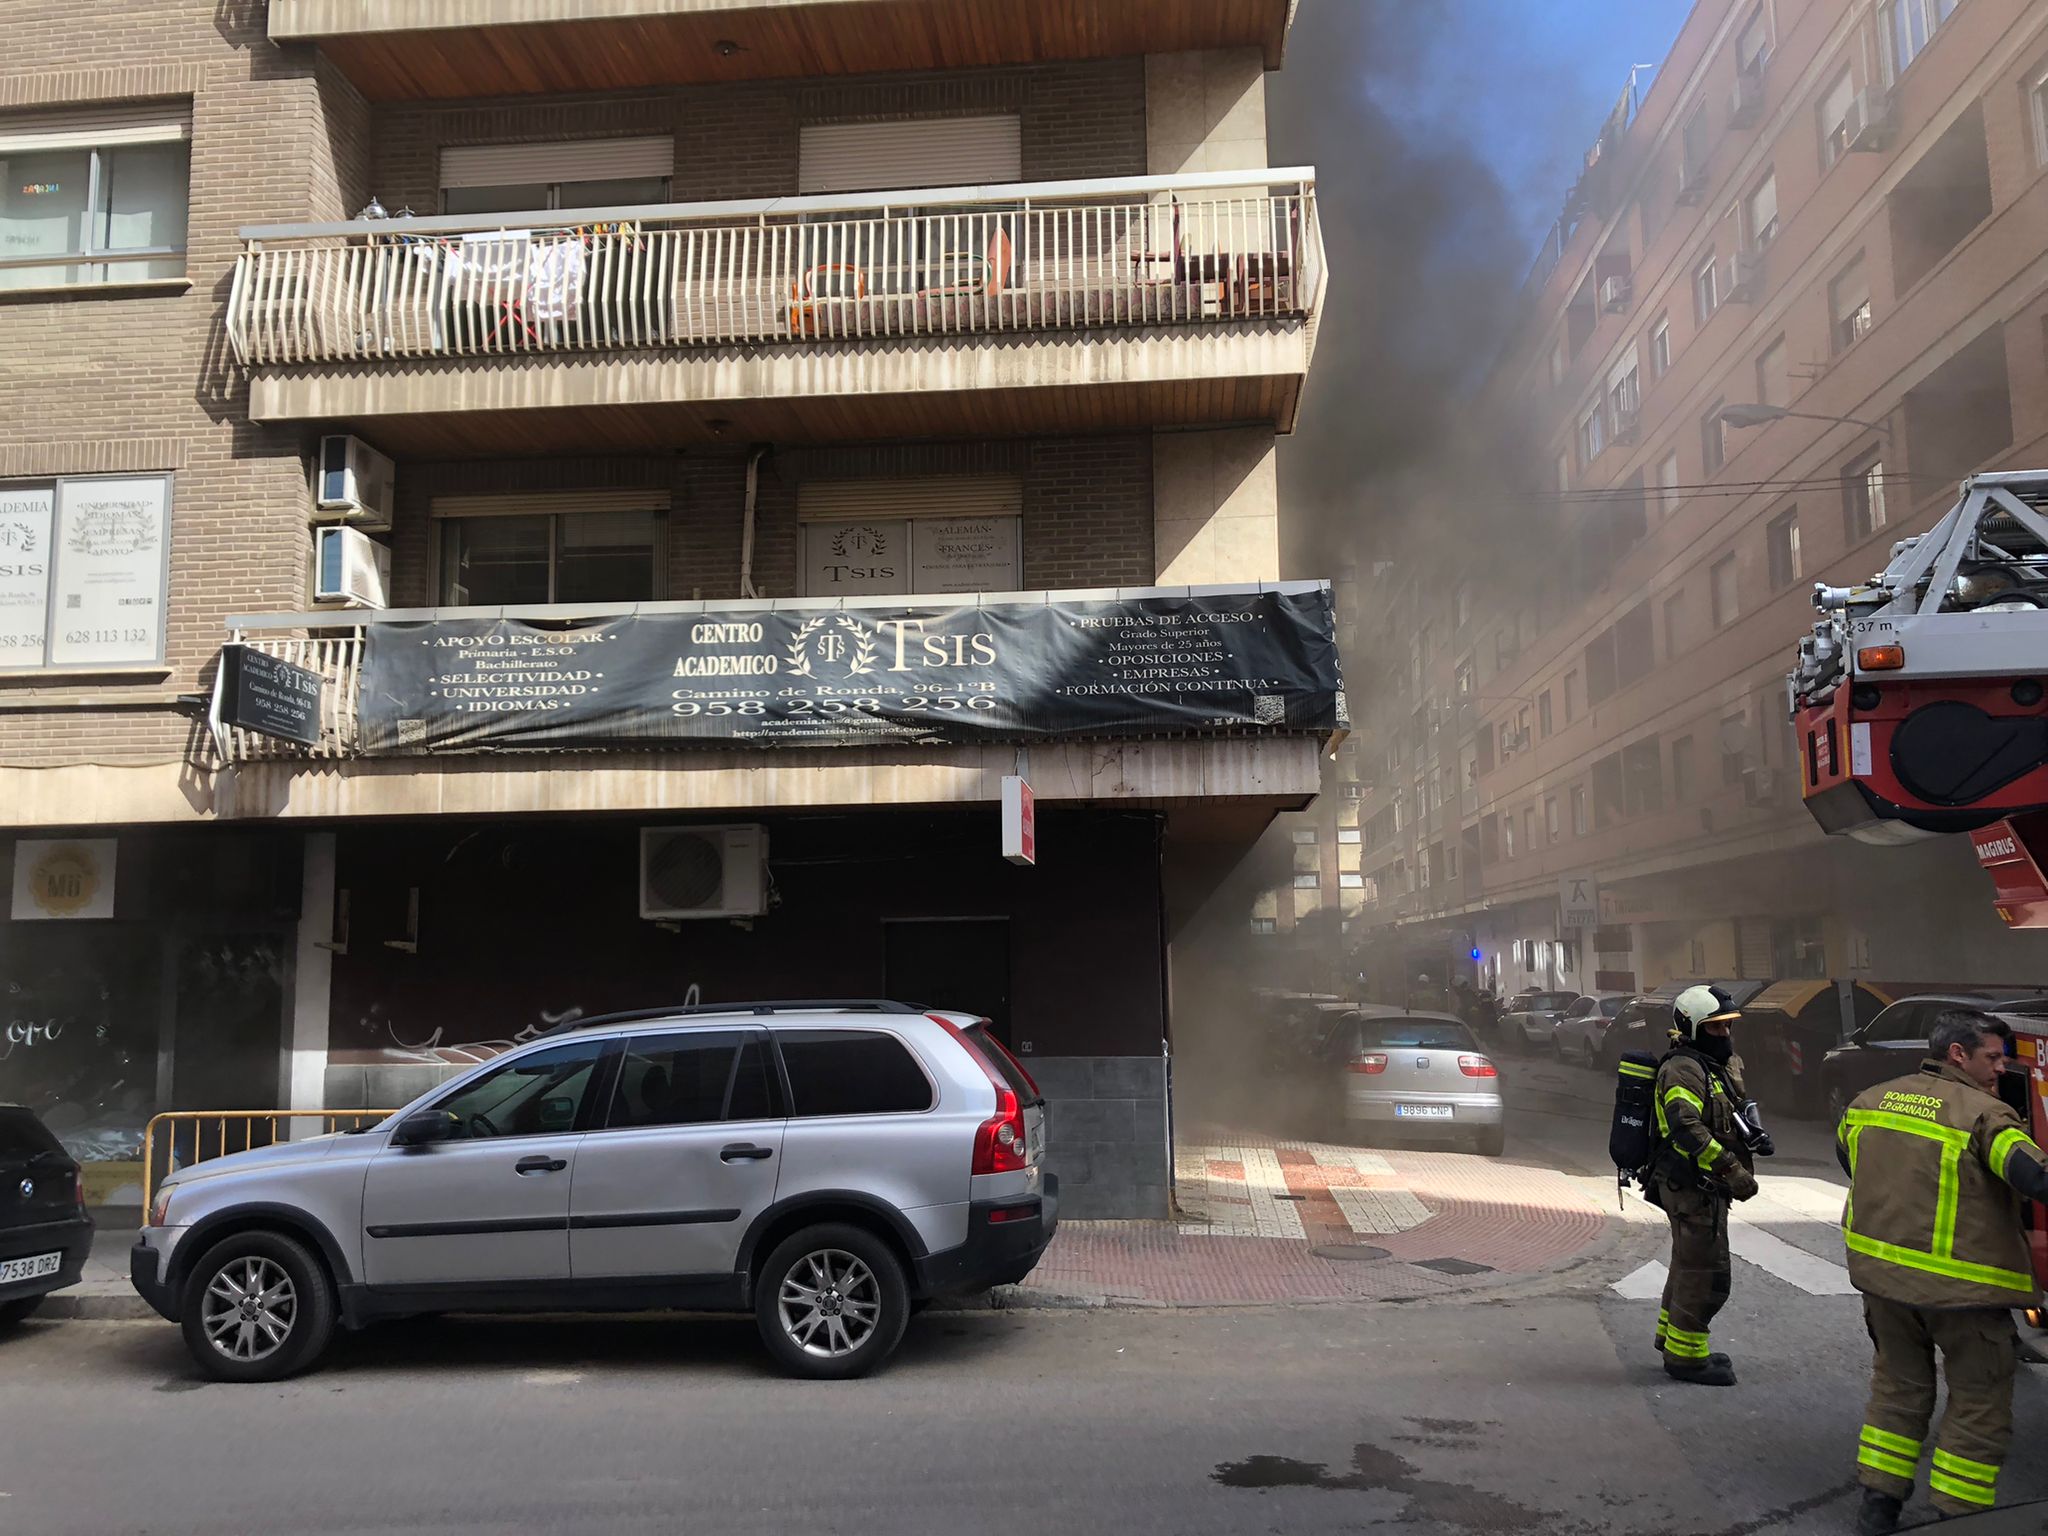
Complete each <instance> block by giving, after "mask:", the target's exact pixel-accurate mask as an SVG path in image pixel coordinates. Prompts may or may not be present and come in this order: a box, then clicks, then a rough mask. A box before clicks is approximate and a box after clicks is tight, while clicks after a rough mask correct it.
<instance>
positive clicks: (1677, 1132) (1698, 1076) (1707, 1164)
mask: <svg viewBox="0 0 2048 1536" xmlns="http://www.w3.org/2000/svg"><path fill="white" fill-rule="evenodd" d="M1741 1072H1742V1061H1741V1058H1739V1057H1737V1058H1734V1059H1731V1060H1730V1061H1729V1063H1728V1065H1727V1066H1725V1067H1723V1066H1718V1065H1716V1064H1715V1063H1713V1062H1710V1061H1708V1060H1707V1058H1706V1057H1705V1056H1702V1055H1701V1054H1700V1053H1699V1052H1698V1051H1696V1050H1694V1049H1693V1048H1692V1047H1691V1046H1689V1045H1685V1044H1682V1043H1681V1044H1679V1045H1677V1046H1675V1047H1674V1048H1673V1049H1672V1050H1671V1052H1670V1053H1669V1054H1668V1055H1667V1056H1665V1058H1664V1059H1663V1061H1661V1062H1659V1063H1658V1064H1657V1083H1656V1109H1657V1141H1658V1145H1659V1148H1660V1150H1659V1154H1658V1160H1657V1163H1656V1165H1655V1167H1656V1168H1657V1170H1658V1173H1659V1177H1660V1179H1662V1180H1663V1181H1664V1182H1666V1183H1670V1184H1680V1183H1681V1180H1683V1182H1686V1183H1690V1184H1693V1185H1695V1186H1696V1185H1697V1184H1698V1183H1699V1182H1700V1180H1701V1179H1702V1178H1705V1179H1711V1180H1715V1181H1719V1180H1722V1179H1724V1178H1726V1177H1727V1176H1728V1175H1729V1174H1730V1173H1732V1172H1734V1170H1735V1169H1737V1168H1742V1169H1744V1170H1745V1171H1746V1170H1747V1168H1748V1159H1747V1156H1746V1153H1747V1148H1746V1147H1745V1146H1744V1144H1743V1141H1742V1137H1741V1135H1740V1133H1739V1132H1738V1131H1737V1130H1736V1127H1735V1110H1736V1107H1737V1106H1738V1105H1739V1104H1741V1103H1742V1101H1743V1099H1744V1098H1746V1097H1747V1095H1746V1094H1745V1093H1744V1092H1743V1089H1742V1077H1741ZM1667 1174H1668V1175H1670V1176H1668V1177H1667ZM1722 1198H1723V1199H1725V1198H1726V1196H1725V1195H1723V1196H1722Z"/></svg>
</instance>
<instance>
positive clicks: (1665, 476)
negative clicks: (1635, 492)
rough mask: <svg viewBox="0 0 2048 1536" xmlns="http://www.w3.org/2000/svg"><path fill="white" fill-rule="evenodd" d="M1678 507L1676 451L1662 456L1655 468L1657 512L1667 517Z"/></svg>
mask: <svg viewBox="0 0 2048 1536" xmlns="http://www.w3.org/2000/svg"><path fill="white" fill-rule="evenodd" d="M1677 506H1678V450H1677V449H1676V448H1674V449H1672V450H1671V451H1670V452H1669V453H1667V454H1665V455H1664V458H1663V461H1662V462H1661V463H1659V464H1658V466H1657V510H1658V512H1659V514H1660V515H1663V516H1667V517H1668V516H1669V515H1670V514H1671V513H1672V512H1673V511H1675V510H1676V509H1677Z"/></svg>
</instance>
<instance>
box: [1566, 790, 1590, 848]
mask: <svg viewBox="0 0 2048 1536" xmlns="http://www.w3.org/2000/svg"><path fill="white" fill-rule="evenodd" d="M1571 795H1572V836H1574V837H1584V836H1585V835H1586V834H1587V833H1588V832H1590V831H1591V830H1592V823H1591V822H1590V821H1588V820H1587V819H1586V786H1585V785H1583V784H1574V785H1573V786H1572V790H1571Z"/></svg>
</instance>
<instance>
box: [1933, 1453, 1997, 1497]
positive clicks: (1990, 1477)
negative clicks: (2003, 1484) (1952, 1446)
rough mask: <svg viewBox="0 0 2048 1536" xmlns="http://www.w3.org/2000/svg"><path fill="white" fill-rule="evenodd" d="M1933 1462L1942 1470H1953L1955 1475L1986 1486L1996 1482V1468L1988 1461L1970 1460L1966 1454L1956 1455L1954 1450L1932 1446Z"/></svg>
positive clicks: (1993, 1485)
mask: <svg viewBox="0 0 2048 1536" xmlns="http://www.w3.org/2000/svg"><path fill="white" fill-rule="evenodd" d="M1934 1464H1935V1465H1936V1466H1937V1467H1939V1468H1940V1469H1941V1470H1942V1471H1944V1472H1953V1473H1955V1475H1956V1476H1957V1477H1967V1478H1969V1479H1970V1480H1971V1481H1972V1482H1978V1483H1982V1484H1983V1485H1984V1486H1985V1487H1987V1488H1991V1487H1995V1486H1996V1485H1997V1483H1998V1468H1996V1467H1994V1466H1993V1465H1991V1463H1990V1462H1988V1461H1972V1460H1970V1458H1969V1457H1967V1456H1958V1455H1957V1454H1956V1453H1955V1452H1954V1451H1951V1450H1945V1449H1943V1448H1942V1447H1941V1446H1938V1445H1937V1446H1936V1447H1935V1448H1934Z"/></svg>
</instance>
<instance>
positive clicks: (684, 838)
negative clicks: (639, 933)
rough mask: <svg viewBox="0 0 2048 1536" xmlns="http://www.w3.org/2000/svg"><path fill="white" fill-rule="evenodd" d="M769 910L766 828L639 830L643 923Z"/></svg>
mask: <svg viewBox="0 0 2048 1536" xmlns="http://www.w3.org/2000/svg"><path fill="white" fill-rule="evenodd" d="M767 910H768V829H767V828H766V827H762V826H728V827H642V828H641V829H640V915H641V916H642V917H651V918H669V919H676V918H709V917H759V916H761V915H762V914H763V913H765V912H766V911H767Z"/></svg>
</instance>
